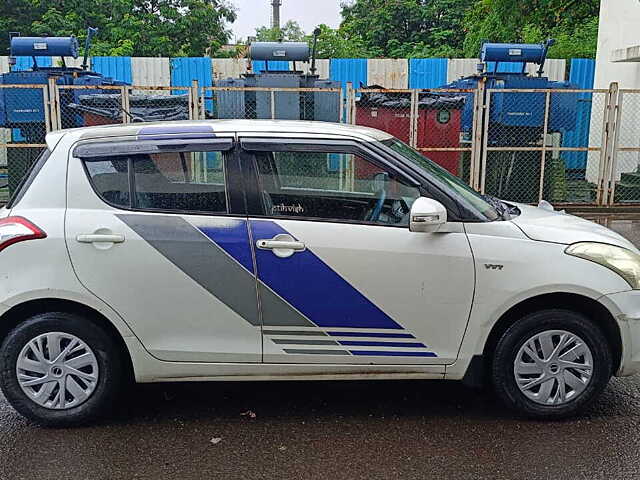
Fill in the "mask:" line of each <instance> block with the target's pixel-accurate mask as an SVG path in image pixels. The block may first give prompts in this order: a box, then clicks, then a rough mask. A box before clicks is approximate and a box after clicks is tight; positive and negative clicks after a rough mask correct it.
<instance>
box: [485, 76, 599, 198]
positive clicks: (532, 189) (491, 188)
mask: <svg viewBox="0 0 640 480" xmlns="http://www.w3.org/2000/svg"><path fill="white" fill-rule="evenodd" d="M486 98H487V100H486V112H487V113H486V114H485V116H484V119H483V146H482V170H483V172H484V173H483V175H482V184H481V191H482V192H483V193H488V194H490V195H494V196H496V197H499V198H503V199H507V200H512V201H517V202H522V203H537V202H539V201H540V200H542V199H545V200H548V201H551V202H554V203H560V204H595V203H596V202H597V201H598V198H599V189H601V188H602V187H601V185H602V182H601V172H600V154H601V152H602V122H599V121H598V119H597V117H598V115H593V112H603V111H604V108H605V106H606V101H607V91H605V90H525V89H522V90H515V89H513V90H507V89H491V90H487V97H486ZM601 118H602V117H601V116H600V119H601Z"/></svg>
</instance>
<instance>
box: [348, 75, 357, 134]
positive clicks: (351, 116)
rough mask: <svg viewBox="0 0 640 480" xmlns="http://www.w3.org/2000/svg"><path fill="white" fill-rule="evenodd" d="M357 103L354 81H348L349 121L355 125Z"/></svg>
mask: <svg viewBox="0 0 640 480" xmlns="http://www.w3.org/2000/svg"><path fill="white" fill-rule="evenodd" d="M355 103H356V96H355V92H354V91H353V83H351V82H347V105H346V110H347V123H348V124H349V125H355V123H356V119H355Z"/></svg>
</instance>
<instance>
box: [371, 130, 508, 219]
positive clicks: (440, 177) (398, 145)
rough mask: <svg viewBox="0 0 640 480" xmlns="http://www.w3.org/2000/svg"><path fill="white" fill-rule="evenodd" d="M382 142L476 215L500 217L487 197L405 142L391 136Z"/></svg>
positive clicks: (488, 217) (486, 217)
mask: <svg viewBox="0 0 640 480" xmlns="http://www.w3.org/2000/svg"><path fill="white" fill-rule="evenodd" d="M382 143H383V144H384V145H386V146H387V147H389V148H390V149H391V150H393V151H394V152H395V153H396V154H399V155H401V156H402V157H403V159H404V160H406V161H409V162H411V163H413V164H414V165H416V166H418V167H420V168H421V169H423V170H424V171H426V172H427V174H428V175H429V177H430V178H431V179H432V180H434V181H436V182H437V183H438V184H439V186H441V187H444V189H445V190H446V191H449V192H453V193H455V196H456V198H457V199H458V201H459V202H461V203H462V204H463V205H464V206H465V208H466V209H467V210H469V211H471V212H473V213H474V214H475V215H476V216H478V217H480V218H483V219H485V220H489V221H494V220H497V219H499V218H500V214H499V213H498V212H497V211H496V209H495V207H494V206H493V205H492V203H491V202H490V201H488V200H487V198H485V197H483V196H482V195H480V194H479V193H478V192H476V191H475V190H473V189H472V188H471V187H470V186H469V185H467V184H466V183H464V182H463V181H462V180H461V179H460V178H458V177H456V176H455V175H452V174H451V173H450V172H448V171H447V170H445V169H444V168H442V167H441V166H440V165H438V164H436V163H435V162H433V161H431V160H429V159H428V158H427V157H425V156H424V155H422V154H421V153H420V152H418V151H417V150H415V149H413V148H411V147H410V146H409V145H407V144H406V143H404V142H401V141H400V140H398V139H397V138H391V139H389V140H385V141H383V142H382Z"/></svg>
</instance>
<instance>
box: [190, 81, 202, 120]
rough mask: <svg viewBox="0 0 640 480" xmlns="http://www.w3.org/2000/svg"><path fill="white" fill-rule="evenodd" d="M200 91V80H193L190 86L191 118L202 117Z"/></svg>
mask: <svg viewBox="0 0 640 480" xmlns="http://www.w3.org/2000/svg"><path fill="white" fill-rule="evenodd" d="M198 91H199V88H198V81H197V80H193V81H192V82H191V87H190V88H189V120H198V119H199V118H200V111H199V110H200V101H199V96H200V94H199V92H198Z"/></svg>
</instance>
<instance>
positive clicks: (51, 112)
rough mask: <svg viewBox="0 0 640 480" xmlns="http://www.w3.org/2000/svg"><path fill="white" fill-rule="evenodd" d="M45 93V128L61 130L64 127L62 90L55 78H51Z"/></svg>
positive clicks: (47, 129)
mask: <svg viewBox="0 0 640 480" xmlns="http://www.w3.org/2000/svg"><path fill="white" fill-rule="evenodd" d="M43 90H44V95H45V104H44V105H45V108H44V110H45V128H46V131H47V132H50V131H52V130H60V129H61V128H62V117H61V114H60V92H59V91H58V85H56V79H55V78H49V82H48V84H47V87H46V88H45V89H43Z"/></svg>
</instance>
